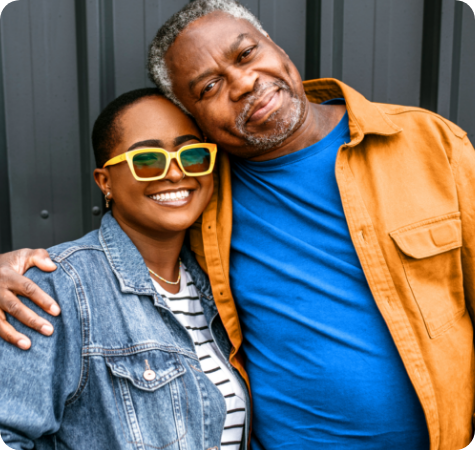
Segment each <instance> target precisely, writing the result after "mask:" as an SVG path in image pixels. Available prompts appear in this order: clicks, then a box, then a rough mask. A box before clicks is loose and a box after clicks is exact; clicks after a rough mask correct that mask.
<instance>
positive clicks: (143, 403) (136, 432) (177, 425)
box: [105, 350, 189, 450]
mask: <svg viewBox="0 0 475 450" xmlns="http://www.w3.org/2000/svg"><path fill="white" fill-rule="evenodd" d="M105 362H106V365H107V366H108V368H109V371H110V376H111V383H112V389H113V391H114V398H115V402H116V409H117V414H118V416H119V419H120V423H121V427H122V431H123V432H124V438H125V439H126V441H127V442H128V443H130V444H133V445H134V446H135V448H137V449H142V448H146V447H148V448H157V449H162V448H165V447H166V448H167V449H169V450H175V449H177V450H178V449H179V448H180V445H179V441H180V440H181V439H183V438H185V436H186V430H187V422H188V413H189V411H188V410H189V405H188V394H187V389H186V386H185V381H184V379H183V378H184V377H183V376H182V375H184V374H185V372H186V369H185V366H184V365H183V363H182V362H181V360H180V356H179V355H178V354H177V353H175V352H166V351H161V350H149V351H146V352H139V353H134V354H127V355H114V356H108V357H106V361H105ZM152 412H153V413H152Z"/></svg>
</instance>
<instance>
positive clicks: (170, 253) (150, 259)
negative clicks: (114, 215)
mask: <svg viewBox="0 0 475 450" xmlns="http://www.w3.org/2000/svg"><path fill="white" fill-rule="evenodd" d="M118 223H119V225H120V227H121V228H122V230H123V231H124V232H125V234H127V236H128V237H129V238H130V240H131V241H132V242H133V243H134V245H135V246H136V247H137V250H138V251H139V252H140V254H141V255H142V258H143V259H144V261H145V264H146V266H147V267H148V268H149V269H151V270H153V272H155V273H156V274H157V275H159V276H160V277H162V278H164V279H165V280H168V281H171V282H176V281H177V279H178V276H179V274H180V265H179V261H178V259H179V256H180V251H181V248H182V247H183V241H184V240H185V236H186V230H182V231H177V232H169V233H153V235H148V234H146V233H144V232H142V231H140V230H137V229H135V228H134V227H132V226H130V225H129V224H127V223H126V222H124V221H121V220H118ZM151 276H152V278H153V279H154V280H155V281H156V282H157V283H158V284H160V286H162V287H163V288H164V289H165V290H166V291H168V292H170V293H172V294H176V293H177V292H179V291H180V283H178V284H168V283H166V282H164V281H162V280H160V279H159V278H157V277H156V276H154V275H151Z"/></svg>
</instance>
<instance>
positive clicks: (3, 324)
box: [0, 310, 31, 350]
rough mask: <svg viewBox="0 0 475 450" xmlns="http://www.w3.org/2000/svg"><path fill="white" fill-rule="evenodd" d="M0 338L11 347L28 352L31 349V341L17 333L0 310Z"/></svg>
mask: <svg viewBox="0 0 475 450" xmlns="http://www.w3.org/2000/svg"><path fill="white" fill-rule="evenodd" d="M0 338H2V339H3V340H5V341H7V342H9V343H10V344H12V345H15V346H16V347H18V348H20V349H22V350H28V349H29V348H30V347H31V341H30V340H29V339H28V338H27V337H26V336H25V335H23V334H21V333H18V331H16V330H15V328H13V327H12V326H11V325H10V324H9V323H8V322H7V320H6V318H5V313H4V312H3V311H1V310H0Z"/></svg>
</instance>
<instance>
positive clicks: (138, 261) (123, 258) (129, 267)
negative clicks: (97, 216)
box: [99, 211, 155, 295]
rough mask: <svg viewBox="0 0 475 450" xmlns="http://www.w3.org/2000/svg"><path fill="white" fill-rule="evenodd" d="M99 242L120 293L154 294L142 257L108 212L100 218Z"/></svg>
mask: <svg viewBox="0 0 475 450" xmlns="http://www.w3.org/2000/svg"><path fill="white" fill-rule="evenodd" d="M99 240H100V242H101V245H102V248H103V249H104V252H105V254H106V257H107V260H108V261H109V264H110V266H111V268H112V271H113V272H114V274H115V276H116V277H117V279H118V280H119V284H120V290H121V291H122V292H124V293H133V294H137V295H141V294H149V295H153V294H154V293H155V289H154V287H153V283H152V280H151V278H150V274H149V272H148V269H147V266H146V265H145V261H144V260H143V258H142V255H141V254H140V253H139V251H138V250H137V247H135V245H134V244H133V242H132V241H131V240H130V238H129V237H128V236H127V235H126V234H125V233H124V231H123V230H122V228H120V225H119V224H118V223H117V221H116V220H115V219H114V217H113V216H112V213H111V212H110V211H109V212H108V213H107V214H105V215H104V217H103V218H102V222H101V228H100V230H99Z"/></svg>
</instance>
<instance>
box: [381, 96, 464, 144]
mask: <svg viewBox="0 0 475 450" xmlns="http://www.w3.org/2000/svg"><path fill="white" fill-rule="evenodd" d="M374 105H376V106H377V107H378V108H379V109H380V110H381V112H382V113H383V114H385V115H386V116H387V118H388V119H389V120H390V121H392V122H394V123H395V124H396V125H398V126H400V127H401V128H402V129H403V130H407V131H413V132H416V133H417V132H422V131H423V132H424V133H425V134H426V135H427V134H430V133H435V134H446V135H447V137H451V138H458V139H463V138H464V137H465V136H466V135H467V133H466V132H465V131H464V130H462V128H460V127H459V126H458V125H456V124H455V123H453V122H451V121H450V120H448V119H446V118H445V117H442V116H441V115H439V114H437V113H435V112H433V111H429V110H427V109H424V108H418V107H416V106H402V105H393V104H389V103H374Z"/></svg>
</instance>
